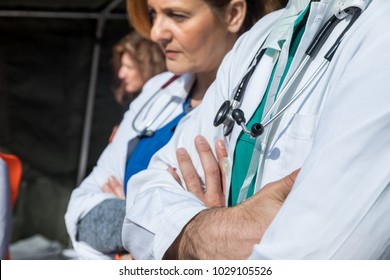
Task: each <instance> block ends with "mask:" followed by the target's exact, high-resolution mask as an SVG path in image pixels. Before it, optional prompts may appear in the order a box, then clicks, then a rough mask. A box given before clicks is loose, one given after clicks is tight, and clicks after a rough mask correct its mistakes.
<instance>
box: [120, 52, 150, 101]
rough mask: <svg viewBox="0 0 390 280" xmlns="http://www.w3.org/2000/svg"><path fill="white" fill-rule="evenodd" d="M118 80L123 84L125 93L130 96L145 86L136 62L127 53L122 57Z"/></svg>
mask: <svg viewBox="0 0 390 280" xmlns="http://www.w3.org/2000/svg"><path fill="white" fill-rule="evenodd" d="M118 78H119V79H120V80H121V81H122V82H123V84H124V87H125V91H126V92H127V93H130V94H131V93H136V92H138V91H140V90H141V89H142V87H143V85H144V79H143V78H142V74H141V72H140V70H139V68H138V66H137V64H136V62H135V61H133V59H132V58H131V57H130V55H129V54H127V53H124V54H123V55H122V58H121V67H120V68H119V71H118Z"/></svg>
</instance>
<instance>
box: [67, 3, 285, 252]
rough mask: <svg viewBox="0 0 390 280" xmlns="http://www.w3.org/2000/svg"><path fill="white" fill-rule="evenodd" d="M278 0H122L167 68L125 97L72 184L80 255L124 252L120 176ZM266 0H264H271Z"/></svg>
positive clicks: (167, 133)
mask: <svg viewBox="0 0 390 280" xmlns="http://www.w3.org/2000/svg"><path fill="white" fill-rule="evenodd" d="M283 2H284V1H255V0H247V1H246V0H224V1H214V0H193V1H187V0H179V1H177V0H174V1H173V0H168V1H167V0H164V1H163V0H149V1H146V0H143V1H133V0H129V1H128V2H127V4H128V12H129V16H130V19H131V21H132V23H133V25H134V27H135V29H136V30H137V31H138V32H139V33H140V34H142V35H143V36H145V37H148V38H151V39H152V40H153V41H154V42H156V43H158V44H159V45H160V47H161V49H162V50H163V52H164V54H165V61H166V65H167V68H168V70H169V71H170V72H166V73H163V74H160V75H157V76H156V77H154V78H152V79H150V80H149V81H148V82H147V83H146V84H145V85H144V87H143V89H142V93H141V94H140V95H139V96H138V97H137V98H136V99H135V100H134V101H132V103H131V104H130V107H129V110H128V111H127V112H126V114H125V116H124V119H123V121H122V122H121V124H120V126H119V128H118V131H117V134H116V136H115V138H114V140H113V142H112V143H111V144H109V146H108V147H107V148H106V149H105V150H104V151H103V154H102V155H101V157H100V159H99V161H98V163H97V165H96V166H95V168H94V169H93V171H92V173H91V174H90V175H89V176H88V177H87V178H86V179H85V180H84V181H83V182H82V184H81V185H80V186H79V187H78V188H76V189H75V190H74V191H73V193H72V196H71V198H70V201H69V205H68V210H67V213H66V215H65V221H66V226H67V230H68V233H69V235H70V238H71V240H72V243H73V246H74V249H75V250H76V252H77V253H78V255H79V257H80V258H87V259H96V258H112V257H113V255H114V254H116V253H118V252H119V253H123V252H125V250H124V248H123V245H122V238H121V230H122V224H123V218H124V216H125V201H124V200H123V199H124V196H125V193H126V192H127V191H132V190H129V189H127V181H128V179H129V178H131V177H132V176H133V175H134V174H136V173H138V172H139V171H141V170H144V169H146V168H147V166H148V164H149V161H150V158H151V157H152V156H153V154H154V153H155V152H157V151H158V150H159V149H160V148H161V147H163V146H164V145H165V144H166V143H167V142H168V141H169V139H170V138H171V136H172V135H173V133H174V131H175V129H176V126H177V125H178V123H179V121H182V122H183V123H185V122H186V121H187V120H188V119H190V118H191V114H192V111H195V110H192V109H193V108H195V107H196V106H197V105H198V104H200V103H201V101H202V99H203V95H204V94H205V92H206V90H207V88H208V87H209V86H210V84H211V83H212V82H213V81H214V79H215V75H216V72H217V69H218V67H219V65H220V63H221V61H222V60H223V58H224V56H225V54H226V53H227V52H228V51H229V50H230V49H231V47H232V46H233V45H234V43H235V41H236V40H237V39H238V37H239V36H240V35H241V34H242V33H243V32H245V31H247V30H248V29H249V28H250V27H251V26H252V25H253V23H255V22H256V21H257V20H258V19H259V18H260V17H261V16H263V15H264V14H265V13H267V12H269V9H272V10H274V9H277V8H281V7H282V3H283ZM270 3H271V4H270Z"/></svg>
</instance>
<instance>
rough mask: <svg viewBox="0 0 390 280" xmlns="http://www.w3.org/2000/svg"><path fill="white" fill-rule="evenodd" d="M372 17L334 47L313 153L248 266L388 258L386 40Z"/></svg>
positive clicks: (389, 82)
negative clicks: (272, 261) (333, 62)
mask: <svg viewBox="0 0 390 280" xmlns="http://www.w3.org/2000/svg"><path fill="white" fill-rule="evenodd" d="M386 5H387V4H386ZM387 6H389V5H387ZM388 12H389V9H387V13H388ZM386 17H387V16H386ZM376 18H377V16H375V15H373V14H371V18H370V20H371V22H370V24H371V26H368V27H366V28H368V29H370V31H368V32H364V30H362V29H358V31H357V33H358V34H360V33H359V32H360V31H362V33H361V34H360V37H359V36H355V37H353V38H351V41H350V42H346V45H345V46H343V45H341V46H340V51H342V52H343V55H340V57H339V60H337V62H336V63H337V67H336V68H335V73H333V76H334V79H333V80H331V84H329V92H330V93H329V97H328V100H327V101H326V104H325V106H324V109H323V112H322V115H321V116H320V120H319V124H318V129H317V133H316V135H315V139H314V144H313V148H312V150H311V152H310V154H309V156H308V158H307V160H306V161H305V163H304V166H303V168H302V170H301V172H300V174H299V176H298V178H297V181H296V183H295V185H294V188H293V190H292V192H291V193H290V195H289V196H288V198H287V200H286V202H285V203H284V205H283V207H282V208H281V210H280V212H279V213H278V214H277V216H276V218H275V220H274V221H273V222H272V224H271V225H270V227H269V228H268V230H267V231H266V233H265V235H264V236H263V239H262V241H261V242H260V244H258V245H256V246H255V247H254V249H253V252H252V255H251V257H250V258H251V259H382V258H387V259H389V258H390V222H389V215H390V203H389V202H390V183H389V182H390V169H389V162H390V147H389V144H390V92H389V89H390V78H389V77H390V56H389V55H388V54H387V52H386V47H387V46H388V45H389V44H390V35H389V33H388V32H383V31H380V30H381V28H383V26H387V25H388V23H389V21H388V20H387V21H386V22H387V23H386V24H377V23H378V22H377V23H375V22H374V23H375V24H376V25H372V23H373V21H374V19H375V20H376ZM365 19H366V20H367V18H365ZM381 23H383V21H381ZM381 26H382V27H381ZM361 27H362V25H360V26H359V28H361ZM379 33H380V34H379ZM357 38H360V39H357ZM343 47H344V48H346V51H345V49H344V50H343ZM347 52H349V53H347Z"/></svg>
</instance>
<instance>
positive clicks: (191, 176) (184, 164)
mask: <svg viewBox="0 0 390 280" xmlns="http://www.w3.org/2000/svg"><path fill="white" fill-rule="evenodd" d="M176 157H177V162H178V164H179V168H180V172H181V174H182V176H183V180H184V183H185V185H186V186H187V190H188V191H190V192H191V193H193V194H194V195H196V196H197V197H198V198H201V197H202V195H203V190H202V186H201V183H200V180H199V176H198V173H197V172H196V169H195V167H194V164H193V163H192V160H191V158H190V156H189V155H188V153H187V151H186V150H185V149H184V148H179V149H177V150H176Z"/></svg>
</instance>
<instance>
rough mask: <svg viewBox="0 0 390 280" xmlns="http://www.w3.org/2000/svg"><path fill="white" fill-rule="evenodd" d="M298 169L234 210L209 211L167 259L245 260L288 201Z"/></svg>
mask: <svg viewBox="0 0 390 280" xmlns="http://www.w3.org/2000/svg"><path fill="white" fill-rule="evenodd" d="M298 173H299V170H296V171H294V172H293V173H291V174H290V175H288V176H286V177H284V178H283V179H281V180H279V181H276V182H273V183H269V184H267V185H266V186H264V188H263V189H262V190H261V191H259V192H258V193H257V194H255V195H254V196H253V197H252V198H250V199H248V200H246V201H245V202H243V203H241V204H240V205H238V206H235V207H229V208H214V209H207V210H204V211H202V212H200V213H199V214H198V215H196V216H195V217H194V218H193V219H192V220H191V221H190V222H189V223H188V224H187V225H186V226H185V227H184V229H183V230H182V232H181V233H180V235H179V236H178V237H177V238H176V240H175V241H174V243H173V244H172V245H171V247H170V248H169V249H168V250H167V252H166V253H165V255H164V258H167V259H246V258H248V256H249V255H250V253H251V252H252V249H253V246H254V245H255V244H258V243H259V242H260V241H261V238H262V237H263V235H264V233H265V231H266V229H267V228H268V226H269V225H270V223H271V222H272V220H273V219H274V217H275V216H276V214H277V212H278V211H279V209H280V207H281V206H282V204H283V202H284V201H285V199H286V198H287V196H288V194H289V192H290V190H291V188H292V186H293V184H294V182H295V179H296V177H297V175H298Z"/></svg>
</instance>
